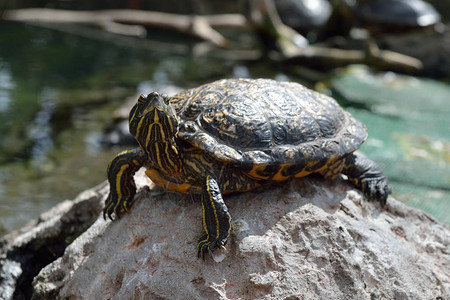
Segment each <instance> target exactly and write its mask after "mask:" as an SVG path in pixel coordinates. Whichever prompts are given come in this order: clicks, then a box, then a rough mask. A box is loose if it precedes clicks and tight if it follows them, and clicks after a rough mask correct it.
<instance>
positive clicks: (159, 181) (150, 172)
mask: <svg viewBox="0 0 450 300" xmlns="http://www.w3.org/2000/svg"><path fill="white" fill-rule="evenodd" d="M145 175H147V176H148V177H149V178H150V179H151V180H152V181H153V182H154V183H155V184H156V185H159V186H162V187H164V188H165V189H167V190H169V191H174V192H179V193H183V194H187V193H188V192H189V191H190V190H191V188H192V187H193V185H192V184H190V183H175V182H171V181H169V180H167V179H166V178H165V177H164V176H162V175H161V173H160V172H159V171H158V170H156V169H147V170H146V171H145Z"/></svg>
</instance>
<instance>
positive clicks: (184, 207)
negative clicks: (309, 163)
mask: <svg viewBox="0 0 450 300" xmlns="http://www.w3.org/2000/svg"><path fill="white" fill-rule="evenodd" d="M136 181H137V184H138V187H139V186H140V187H142V186H143V185H145V184H146V179H145V178H144V176H143V175H142V173H141V174H139V175H137V176H136ZM105 196H106V195H105V194H103V195H99V199H98V201H100V200H101V201H103V199H104V197H105ZM225 201H226V203H227V204H228V207H229V210H230V213H231V215H232V217H233V233H232V236H231V240H230V242H229V243H228V245H227V252H226V253H225V258H224V259H223V260H222V261H221V262H219V263H218V262H215V261H213V260H212V259H210V258H208V259H207V260H206V262H203V261H202V260H200V259H197V257H196V249H195V245H196V241H197V238H198V237H199V236H200V235H201V233H202V227H201V209H200V204H199V201H198V199H195V198H193V197H191V196H180V195H176V194H172V193H161V191H160V190H158V189H155V188H151V189H147V188H144V189H141V191H140V192H139V193H138V194H137V196H136V200H135V203H134V205H133V208H132V212H131V214H128V215H126V216H124V217H122V218H121V219H120V220H118V221H115V222H105V221H104V220H103V219H102V218H100V217H99V219H97V221H96V222H95V223H94V224H93V225H92V226H91V227H90V228H89V229H88V230H87V231H86V232H85V233H84V234H82V235H81V236H79V237H78V238H77V239H76V240H75V241H74V242H73V243H72V244H71V245H70V246H69V247H68V248H67V249H66V251H65V253H64V255H63V256H62V257H60V258H59V259H57V260H56V261H54V262H53V263H51V264H49V265H48V266H46V267H45V268H44V269H42V271H41V272H40V273H39V275H38V276H36V277H35V279H34V281H33V288H34V294H33V297H34V298H35V299H48V298H64V299H66V298H67V299H85V298H86V297H89V298H90V299H166V298H169V299H239V298H240V299H437V298H438V297H441V298H442V299H450V252H449V251H450V231H449V228H448V227H446V226H444V225H442V224H440V223H439V222H437V221H435V220H434V219H432V218H431V217H429V216H428V215H426V214H425V213H424V212H421V211H418V210H416V209H412V208H409V207H407V206H405V205H403V204H402V203H400V202H398V201H396V200H395V199H392V198H390V199H389V201H388V205H387V206H386V207H385V208H384V209H381V208H380V207H379V206H378V204H374V203H368V202H366V201H365V200H363V199H362V196H361V194H360V193H359V192H358V191H356V190H354V189H353V188H351V187H350V186H349V185H348V184H347V183H346V182H345V181H342V180H341V181H337V182H335V183H328V182H326V181H323V180H322V179H319V178H314V177H313V178H306V179H302V180H295V181H293V182H290V183H284V184H281V185H280V186H275V187H274V186H272V187H270V188H265V189H262V190H258V191H254V192H248V193H245V194H235V195H231V196H228V197H226V199H225Z"/></svg>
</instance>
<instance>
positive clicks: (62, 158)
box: [0, 23, 450, 233]
mask: <svg viewBox="0 0 450 300" xmlns="http://www.w3.org/2000/svg"><path fill="white" fill-rule="evenodd" d="M71 30H74V31H76V32H77V34H76V35H74V34H66V33H62V32H60V31H55V30H51V29H43V28H37V27H33V26H29V25H21V24H15V23H2V26H0V45H1V46H0V120H1V122H0V147H1V151H0V233H2V232H6V231H10V230H12V229H16V228H19V227H21V226H23V225H24V224H25V223H26V222H27V221H28V220H30V219H32V218H36V217H37V216H38V215H39V213H41V212H43V211H45V210H47V209H49V208H50V207H52V206H54V205H55V204H57V203H58V202H61V201H63V200H65V199H73V198H74V197H75V196H76V195H77V194H78V193H79V192H81V191H83V190H85V189H87V188H90V187H92V186H94V185H96V184H98V183H100V182H102V181H103V180H105V168H106V166H107V164H108V162H109V160H110V159H111V158H112V157H113V156H114V154H115V153H117V152H119V151H121V150H123V148H126V147H116V148H113V149H109V148H104V147H102V146H101V145H100V143H99V140H100V138H99V137H100V136H101V134H102V132H103V131H104V129H105V128H106V127H107V125H108V124H110V123H111V118H112V116H111V115H112V112H113V110H114V109H116V108H117V107H119V106H120V105H121V104H122V103H123V101H124V99H125V98H126V97H128V96H134V95H135V94H137V93H139V92H145V91H146V92H150V90H153V89H155V90H158V88H162V87H166V86H176V87H181V88H188V87H194V86H198V85H199V84H202V83H205V82H209V81H213V80H216V79H219V78H223V77H266V78H277V79H287V80H294V81H299V79H298V78H294V77H292V76H289V75H287V74H283V73H281V72H280V71H279V70H278V69H274V68H273V67H272V66H271V65H269V64H264V63H250V64H240V63H236V62H229V61H223V60H220V59H206V58H194V57H193V55H192V49H191V45H190V44H189V43H186V42H185V41H180V40H176V41H171V42H172V43H171V44H170V46H168V45H167V44H165V42H166V41H167V39H165V40H164V39H163V40H159V41H140V42H132V41H131V40H127V39H124V38H118V37H113V36H108V35H105V36H104V37H102V39H93V38H89V35H88V34H87V32H82V31H81V32H80V30H79V29H77V28H75V29H73V28H72V29H71ZM173 42H175V43H173ZM354 112H355V115H357V116H358V117H359V118H360V119H361V120H362V121H364V122H366V121H367V122H369V123H370V124H372V121H371V120H375V121H373V122H375V124H376V122H377V121H376V120H377V118H378V117H377V115H376V114H372V113H368V112H367V111H365V110H361V111H358V109H357V108H354ZM374 118H375V119H374ZM378 120H380V119H378ZM369 127H375V128H376V126H373V125H370V126H369ZM369 130H370V128H369ZM374 131H375V132H376V130H374ZM376 135H377V133H375V137H373V138H372V137H371V138H370V139H369V140H368V142H367V144H368V146H367V147H366V149H365V150H364V149H363V150H364V151H365V152H366V153H367V154H368V155H369V156H371V154H375V153H376V150H377V149H375V150H373V148H371V147H372V146H373V145H374V144H376V143H377V137H376ZM425 135H426V132H425ZM382 136H383V135H382V133H381V132H380V137H382ZM371 145H372V146H371ZM372 151H373V152H374V153H371V152H372ZM374 156H375V157H374V159H375V160H377V159H379V162H381V163H382V164H383V160H384V158H383V157H380V156H377V155H374ZM389 173H392V175H393V176H394V175H395V170H391V169H389V170H388V174H389ZM389 175H390V174H389ZM397 178H398V176H397ZM397 183H399V184H400V185H401V184H402V183H401V182H397ZM405 184H407V183H405ZM405 184H403V185H401V186H402V188H404V189H405V191H406V192H407V193H412V195H411V197H406V198H408V199H407V200H408V201H411V199H412V201H414V199H416V198H414V196H415V194H419V192H417V191H416V190H418V191H420V193H425V194H427V193H428V190H427V189H430V187H428V186H427V187H425V186H424V187H421V186H420V185H415V184H413V186H411V187H410V188H409V187H408V186H406V185H405ZM405 186H406V188H405ZM431 189H432V192H433V193H436V189H435V188H433V187H431ZM399 191H400V189H399ZM397 195H399V196H401V195H405V193H404V192H401V193H399V194H397ZM397 195H395V196H397ZM400 198H401V197H400ZM446 207H447V208H448V206H446ZM434 209H435V210H436V211H442V209H441V208H440V207H438V206H435V207H434ZM429 212H431V213H432V210H429ZM441 219H442V218H441ZM446 221H447V222H450V221H449V220H448V219H446Z"/></svg>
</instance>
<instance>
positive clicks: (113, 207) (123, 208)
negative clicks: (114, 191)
mask: <svg viewBox="0 0 450 300" xmlns="http://www.w3.org/2000/svg"><path fill="white" fill-rule="evenodd" d="M113 198H114V197H112V196H111V194H109V195H108V198H106V200H105V208H104V209H103V219H105V220H106V216H108V218H109V219H110V220H111V221H114V220H115V219H120V217H121V216H122V215H123V213H124V212H125V213H129V212H130V210H129V208H130V206H131V202H132V200H133V198H134V197H131V196H125V195H122V197H120V199H117V198H115V199H113ZM113 214H114V215H115V216H116V218H113V217H112V215H113Z"/></svg>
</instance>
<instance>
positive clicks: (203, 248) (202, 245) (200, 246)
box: [197, 234, 227, 260]
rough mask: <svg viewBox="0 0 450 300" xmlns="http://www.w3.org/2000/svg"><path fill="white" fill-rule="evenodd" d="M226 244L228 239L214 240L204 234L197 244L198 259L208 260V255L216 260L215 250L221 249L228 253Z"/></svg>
mask: <svg viewBox="0 0 450 300" xmlns="http://www.w3.org/2000/svg"><path fill="white" fill-rule="evenodd" d="M226 243H227V238H224V239H221V240H219V239H215V240H213V239H211V238H210V237H209V236H208V235H206V234H204V235H203V236H202V237H201V238H200V239H199V240H198V243H197V258H200V257H202V259H203V260H206V258H205V254H206V253H208V254H209V256H210V257H211V258H212V259H214V254H213V253H214V250H216V249H221V250H224V251H226V248H225V245H226Z"/></svg>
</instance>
